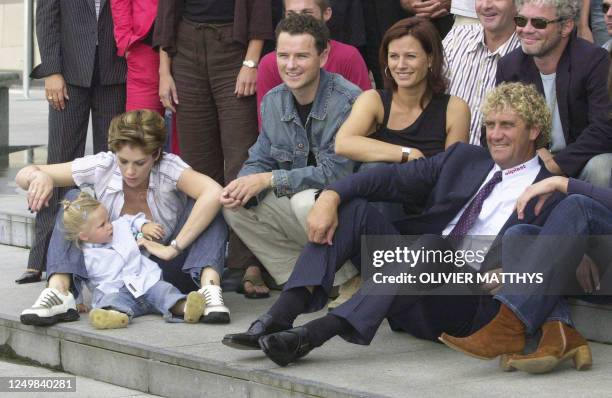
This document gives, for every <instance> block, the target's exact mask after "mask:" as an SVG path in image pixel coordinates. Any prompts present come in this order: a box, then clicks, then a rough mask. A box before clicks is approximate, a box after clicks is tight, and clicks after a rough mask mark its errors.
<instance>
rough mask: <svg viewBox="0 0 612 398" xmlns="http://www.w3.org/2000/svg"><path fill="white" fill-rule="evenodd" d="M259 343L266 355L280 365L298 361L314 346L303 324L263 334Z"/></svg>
mask: <svg viewBox="0 0 612 398" xmlns="http://www.w3.org/2000/svg"><path fill="white" fill-rule="evenodd" d="M259 345H260V346H261V349H262V350H263V352H264V353H265V354H266V356H267V357H268V358H270V359H271V360H272V361H274V363H276V364H277V365H279V366H287V365H289V364H290V363H291V362H295V361H297V360H298V359H299V358H302V357H303V356H306V354H308V353H309V352H310V351H312V349H313V348H314V347H313V346H312V344H310V338H309V337H308V329H306V328H305V327H303V326H300V327H297V328H293V329H289V330H285V331H282V332H278V333H273V334H269V335H267V336H263V337H261V338H260V339H259Z"/></svg>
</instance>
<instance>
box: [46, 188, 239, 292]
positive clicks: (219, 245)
mask: <svg viewBox="0 0 612 398" xmlns="http://www.w3.org/2000/svg"><path fill="white" fill-rule="evenodd" d="M79 192H80V191H79V190H78V189H73V190H70V191H69V192H68V193H67V194H66V199H68V200H74V199H75V198H76V197H77V195H78V194H79ZM194 203H195V201H194V200H193V199H189V200H188V201H187V205H186V206H185V208H184V209H183V212H182V214H181V216H180V217H179V219H178V222H177V225H176V228H175V229H174V231H173V232H172V235H171V237H170V240H172V239H174V238H175V237H176V235H178V233H179V231H180V230H181V228H182V227H183V225H184V224H185V222H186V221H187V218H188V217H189V214H191V209H192V208H193V205H194ZM63 216H64V211H63V210H62V209H60V210H59V212H58V214H57V217H56V219H55V227H54V228H53V234H52V235H51V241H50V242H49V250H48V252H47V276H48V277H49V278H50V277H51V275H53V274H55V273H62V274H72V276H73V281H74V283H73V284H72V291H73V293H74V294H75V297H77V296H78V295H79V293H80V286H81V281H82V280H86V279H87V269H86V268H85V261H84V259H83V252H82V251H81V250H80V249H79V248H78V247H76V246H75V245H74V244H73V243H71V242H69V241H67V240H66V239H65V238H64V232H63V230H64V222H63ZM227 234H228V230H227V225H226V224H225V220H224V219H223V216H222V214H221V212H219V214H217V216H216V217H215V219H214V220H213V221H212V222H211V223H210V225H209V226H208V228H207V229H206V230H204V232H202V233H201V234H200V236H199V237H198V238H196V240H194V241H193V242H192V243H191V245H190V246H189V247H188V248H186V249H185V250H184V251H183V253H181V255H179V256H177V257H175V258H174V259H172V260H170V261H164V260H160V259H158V258H156V257H154V256H151V260H153V261H155V262H156V263H157V264H159V266H160V268H161V269H162V278H163V279H164V280H165V281H167V282H170V283H171V284H173V285H174V286H175V287H176V288H178V289H179V290H180V291H182V292H185V293H186V292H190V291H192V290H195V289H197V288H198V286H199V283H200V273H201V272H202V269H204V268H207V267H212V268H213V269H214V270H215V271H217V272H218V273H219V275H221V274H222V271H223V266H224V262H225V244H226V242H227Z"/></svg>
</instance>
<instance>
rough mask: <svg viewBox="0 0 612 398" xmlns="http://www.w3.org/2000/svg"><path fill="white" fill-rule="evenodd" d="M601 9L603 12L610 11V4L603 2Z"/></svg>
mask: <svg viewBox="0 0 612 398" xmlns="http://www.w3.org/2000/svg"><path fill="white" fill-rule="evenodd" d="M601 11H603V13H604V14H607V13H608V11H610V4H608V3H603V4H602V5H601Z"/></svg>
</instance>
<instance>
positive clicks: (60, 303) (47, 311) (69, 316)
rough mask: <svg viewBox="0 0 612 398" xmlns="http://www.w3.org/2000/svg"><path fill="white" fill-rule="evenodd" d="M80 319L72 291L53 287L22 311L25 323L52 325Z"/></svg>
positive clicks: (22, 321) (45, 290)
mask: <svg viewBox="0 0 612 398" xmlns="http://www.w3.org/2000/svg"><path fill="white" fill-rule="evenodd" d="M78 319H79V312H78V311H77V308H76V303H75V302H74V296H73V295H72V293H70V292H68V294H63V293H61V292H60V291H59V290H57V289H55V288H52V287H48V288H46V289H44V290H43V291H42V292H41V293H40V296H38V300H36V302H35V303H34V305H33V306H32V307H30V308H28V309H26V310H23V312H22V313H21V323H23V324H24V325H36V326H50V325H54V324H56V323H57V322H71V321H76V320H78Z"/></svg>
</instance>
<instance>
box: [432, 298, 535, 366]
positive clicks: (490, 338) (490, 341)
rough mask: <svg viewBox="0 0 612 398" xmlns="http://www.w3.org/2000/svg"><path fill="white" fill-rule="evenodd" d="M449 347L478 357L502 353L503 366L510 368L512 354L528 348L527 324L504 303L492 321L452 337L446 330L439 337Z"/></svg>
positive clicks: (485, 357)
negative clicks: (526, 340) (465, 334)
mask: <svg viewBox="0 0 612 398" xmlns="http://www.w3.org/2000/svg"><path fill="white" fill-rule="evenodd" d="M438 339H439V340H440V341H441V342H443V343H444V344H446V345H447V346H449V347H450V348H452V349H454V350H457V351H460V352H463V353H464V354H467V355H469V356H472V357H474V358H479V359H494V358H496V357H497V356H500V355H501V356H502V358H501V362H500V364H501V367H502V369H504V370H510V368H509V367H508V359H509V358H510V355H511V354H516V353H522V352H523V349H524V348H525V325H523V322H521V321H520V320H519V319H518V318H517V317H516V315H514V312H512V310H510V309H509V308H508V307H506V306H505V305H504V304H502V305H501V307H500V309H499V312H498V313H497V315H496V316H495V318H493V320H492V321H491V322H489V323H488V324H486V325H485V326H484V327H483V328H482V329H480V330H479V331H477V332H476V333H474V334H472V335H470V336H467V337H453V336H450V335H448V334H446V333H442V336H440V337H439V338H438Z"/></svg>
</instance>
